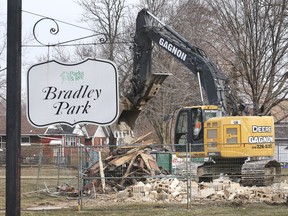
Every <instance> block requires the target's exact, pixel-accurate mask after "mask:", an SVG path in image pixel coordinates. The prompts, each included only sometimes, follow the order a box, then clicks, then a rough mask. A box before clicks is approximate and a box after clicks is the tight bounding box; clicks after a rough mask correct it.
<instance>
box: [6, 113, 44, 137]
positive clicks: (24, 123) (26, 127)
mask: <svg viewBox="0 0 288 216" xmlns="http://www.w3.org/2000/svg"><path fill="white" fill-rule="evenodd" d="M0 122H1V124H0V134H2V135H3V134H6V116H5V115H0ZM45 130H46V128H37V127H34V126H33V125H32V124H30V122H29V121H28V119H27V118H26V116H25V115H22V116H21V134H22V135H28V134H29V135H38V134H44V132H45Z"/></svg>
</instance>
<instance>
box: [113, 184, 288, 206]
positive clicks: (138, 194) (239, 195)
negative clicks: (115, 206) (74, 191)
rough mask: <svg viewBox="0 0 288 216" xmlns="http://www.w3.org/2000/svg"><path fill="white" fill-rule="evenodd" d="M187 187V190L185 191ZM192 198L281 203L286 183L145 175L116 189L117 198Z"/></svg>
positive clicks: (166, 199)
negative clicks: (246, 183)
mask: <svg viewBox="0 0 288 216" xmlns="http://www.w3.org/2000/svg"><path fill="white" fill-rule="evenodd" d="M187 188H190V190H188V191H187ZM188 194H190V198H191V200H193V201H231V202H241V203H248V202H249V203H252V202H267V203H284V202H286V200H287V197H288V183H287V182H281V183H277V184H274V185H272V186H270V187H256V186H254V187H244V186H241V185H240V184H239V183H237V182H232V181H231V180H230V179H229V178H219V179H215V180H214V181H213V182H210V183H208V182H205V183H204V182H202V183H197V182H195V181H191V183H190V184H189V185H188V184H187V181H180V180H178V179H177V178H164V179H161V180H159V179H147V181H146V182H145V183H143V182H138V183H137V184H136V185H133V186H130V187H127V188H126V189H125V190H123V191H119V192H118V193H117V195H116V197H117V202H123V201H125V202H127V201H131V202H133V201H137V202H139V201H143V202H158V201H164V202H180V203H187V196H188Z"/></svg>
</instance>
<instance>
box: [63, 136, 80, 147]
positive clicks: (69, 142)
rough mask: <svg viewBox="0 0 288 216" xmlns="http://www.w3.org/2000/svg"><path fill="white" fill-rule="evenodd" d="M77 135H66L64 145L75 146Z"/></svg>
mask: <svg viewBox="0 0 288 216" xmlns="http://www.w3.org/2000/svg"><path fill="white" fill-rule="evenodd" d="M76 140H77V137H75V136H66V139H65V146H76Z"/></svg>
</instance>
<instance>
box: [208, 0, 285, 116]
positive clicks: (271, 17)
mask: <svg viewBox="0 0 288 216" xmlns="http://www.w3.org/2000/svg"><path fill="white" fill-rule="evenodd" d="M208 4H209V5H210V6H211V13H213V14H214V15H215V16H216V18H217V22H216V23H215V25H217V26H218V27H219V28H218V31H217V35H218V36H219V38H218V39H219V43H220V42H222V43H221V46H222V47H225V50H228V51H229V52H230V53H231V54H233V55H231V56H230V57H229V58H226V60H227V61H229V63H230V65H231V67H230V68H231V71H230V72H231V73H233V74H232V77H233V78H234V83H235V84H236V85H237V86H238V89H239V91H241V92H240V93H239V94H238V96H239V100H243V101H244V102H246V103H248V104H252V105H253V114H254V115H258V114H262V115H267V114H270V113H271V110H272V109H273V108H274V107H276V106H277V105H278V104H280V103H281V102H283V101H286V100H287V99H286V97H287V93H288V89H287V74H288V73H287V66H288V65H287V64H288V63H287V57H288V56H287V54H288V52H287V51H288V40H287V34H288V22H287V21H288V17H287V15H288V14H287V8H288V2H287V1H286V0H283V1H276V0H260V1H250V0H231V1H225V0H215V1H208Z"/></svg>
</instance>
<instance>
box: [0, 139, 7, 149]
mask: <svg viewBox="0 0 288 216" xmlns="http://www.w3.org/2000/svg"><path fill="white" fill-rule="evenodd" d="M0 148H1V149H5V148H6V142H5V139H4V138H3V137H2V136H0Z"/></svg>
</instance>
